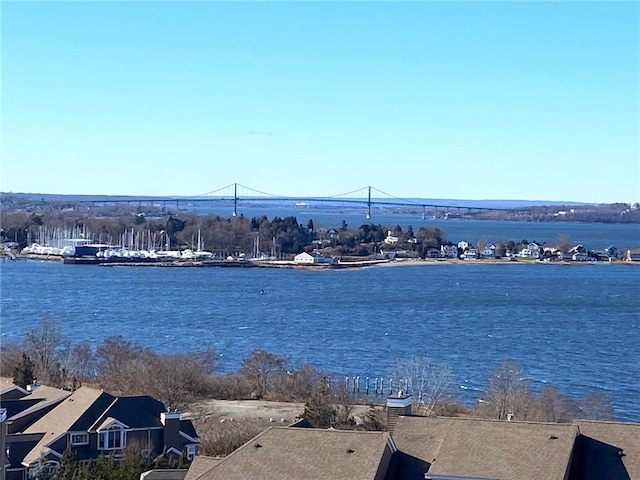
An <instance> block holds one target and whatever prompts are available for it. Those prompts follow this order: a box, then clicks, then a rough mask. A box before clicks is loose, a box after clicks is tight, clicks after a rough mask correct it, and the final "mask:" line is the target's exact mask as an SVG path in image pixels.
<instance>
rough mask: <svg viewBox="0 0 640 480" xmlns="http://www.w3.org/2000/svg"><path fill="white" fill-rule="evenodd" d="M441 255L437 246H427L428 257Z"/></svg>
mask: <svg viewBox="0 0 640 480" xmlns="http://www.w3.org/2000/svg"><path fill="white" fill-rule="evenodd" d="M440 256H441V252H440V249H438V248H435V247H429V248H427V258H439V257H440Z"/></svg>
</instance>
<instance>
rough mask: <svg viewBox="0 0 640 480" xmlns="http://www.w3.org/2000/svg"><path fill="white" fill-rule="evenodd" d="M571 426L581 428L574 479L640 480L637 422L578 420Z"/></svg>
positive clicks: (639, 426)
mask: <svg viewBox="0 0 640 480" xmlns="http://www.w3.org/2000/svg"><path fill="white" fill-rule="evenodd" d="M574 424H575V425H577V426H578V428H579V429H580V437H579V442H578V448H577V457H578V460H579V472H578V474H579V475H578V476H577V478H581V479H583V480H600V479H603V478H607V479H624V480H639V479H640V423H621V422H600V421H587V420H580V421H576V422H574Z"/></svg>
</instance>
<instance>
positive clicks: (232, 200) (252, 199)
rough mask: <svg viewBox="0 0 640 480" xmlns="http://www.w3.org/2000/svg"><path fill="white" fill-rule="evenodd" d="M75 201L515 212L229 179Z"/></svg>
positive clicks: (366, 191)
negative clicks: (180, 189)
mask: <svg viewBox="0 0 640 480" xmlns="http://www.w3.org/2000/svg"><path fill="white" fill-rule="evenodd" d="M76 202H79V203H91V204H94V205H105V204H114V203H129V204H139V205H140V206H141V207H142V206H145V205H154V206H157V205H162V206H165V207H166V206H167V205H175V207H176V210H180V208H181V206H182V208H183V209H184V208H189V207H193V206H196V205H232V207H233V211H232V213H231V215H232V216H234V217H235V216H237V215H238V214H239V213H240V212H239V207H240V206H241V205H250V204H254V205H255V204H260V203H262V204H264V203H269V204H273V205H278V206H283V205H284V206H292V207H306V206H319V205H326V206H341V207H352V208H355V207H363V209H364V210H365V211H366V214H365V216H366V218H367V219H370V218H371V216H372V208H387V209H405V210H407V209H410V210H411V211H413V212H416V211H418V212H419V211H420V210H421V211H422V217H423V219H424V218H425V217H426V216H427V214H428V213H431V212H434V211H435V212H436V213H437V212H450V211H457V212H460V211H466V212H471V211H475V212H482V211H510V212H516V211H517V210H516V209H513V208H496V207H479V206H471V205H464V204H462V203H460V204H452V203H449V202H447V201H437V200H430V201H428V202H425V201H424V200H420V199H407V198H402V197H398V196H395V195H391V194H388V193H386V192H383V191H382V190H379V189H377V188H375V187H372V186H367V187H362V188H360V189H357V190H353V191H350V192H346V193H341V194H338V195H332V196H328V197H317V196H286V195H277V194H273V193H267V192H263V191H260V190H256V189H254V188H251V187H247V186H245V185H242V184H240V183H232V184H230V185H227V186H225V187H222V188H218V189H216V190H212V191H210V192H206V193H202V194H199V195H194V196H180V197H177V196H176V197H169V196H167V197H149V196H105V197H99V196H92V197H91V199H82V200H76Z"/></svg>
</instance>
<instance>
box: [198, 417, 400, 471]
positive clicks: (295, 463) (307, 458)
mask: <svg viewBox="0 0 640 480" xmlns="http://www.w3.org/2000/svg"><path fill="white" fill-rule="evenodd" d="M393 450H395V447H394V445H393V441H392V440H391V437H390V436H389V434H388V433H383V432H354V431H340V430H315V429H308V428H288V427H272V428H269V429H267V430H266V431H264V432H262V433H261V434H259V435H257V436H256V437H254V438H253V439H252V440H251V441H250V442H247V443H246V444H245V445H243V446H242V447H240V448H239V449H238V450H236V451H235V452H233V453H232V454H230V455H229V456H227V457H226V458H225V459H224V460H223V461H221V462H219V463H218V464H217V465H214V466H213V467H212V468H211V469H209V470H207V471H205V472H203V473H201V474H200V475H198V476H197V477H193V476H192V475H189V476H188V478H190V479H192V480H196V479H198V480H205V479H206V480H213V479H224V480H235V479H238V480H240V479H242V480H245V479H247V478H253V479H257V478H259V479H261V480H270V479H274V480H294V479H295V480H299V479H305V480H314V479H318V480H321V479H322V480H326V479H327V478H345V479H346V478H348V479H350V480H374V479H376V478H381V475H382V476H384V474H385V472H386V469H387V465H388V462H389V460H390V458H391V453H392V452H393ZM385 451H386V452H388V453H387V455H385ZM382 478H384V477H382Z"/></svg>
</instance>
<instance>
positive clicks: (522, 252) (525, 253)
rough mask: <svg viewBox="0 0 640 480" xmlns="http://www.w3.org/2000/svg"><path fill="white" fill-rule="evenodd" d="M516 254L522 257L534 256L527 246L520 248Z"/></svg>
mask: <svg viewBox="0 0 640 480" xmlns="http://www.w3.org/2000/svg"><path fill="white" fill-rule="evenodd" d="M518 256H519V257H522V258H536V257H535V256H534V255H533V252H532V251H531V250H529V249H528V248H523V249H522V250H520V252H519V253H518Z"/></svg>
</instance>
